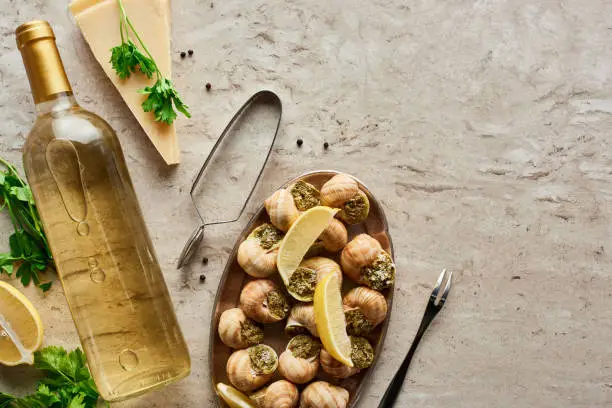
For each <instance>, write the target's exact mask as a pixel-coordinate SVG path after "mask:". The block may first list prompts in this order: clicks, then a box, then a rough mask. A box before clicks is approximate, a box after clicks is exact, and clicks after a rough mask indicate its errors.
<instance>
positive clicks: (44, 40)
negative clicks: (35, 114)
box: [17, 21, 72, 111]
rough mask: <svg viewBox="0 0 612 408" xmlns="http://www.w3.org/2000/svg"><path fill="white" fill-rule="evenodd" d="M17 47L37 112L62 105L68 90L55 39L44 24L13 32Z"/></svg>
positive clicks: (39, 23) (32, 25)
mask: <svg viewBox="0 0 612 408" xmlns="http://www.w3.org/2000/svg"><path fill="white" fill-rule="evenodd" d="M17 46H18V48H19V50H20V51H21V56H22V58H23V64H24V66H25V69H26V72H27V74H28V79H29V81H30V88H31V90H32V96H33V97H34V103H36V105H37V110H38V106H39V105H41V110H43V111H46V110H48V109H49V107H48V105H51V106H55V105H57V104H58V103H60V102H61V103H65V102H66V100H67V98H66V96H68V95H69V96H70V97H71V96H72V87H71V86H70V82H68V77H67V76H66V72H65V71H64V65H63V64H62V59H61V57H60V54H59V51H58V49H57V45H56V44H55V35H54V34H53V30H52V29H51V27H50V26H49V24H48V23H47V22H44V21H32V22H30V23H26V24H23V25H21V26H20V27H19V28H18V29H17Z"/></svg>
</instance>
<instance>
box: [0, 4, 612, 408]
mask: <svg viewBox="0 0 612 408" xmlns="http://www.w3.org/2000/svg"><path fill="white" fill-rule="evenodd" d="M213 1H214V0H213ZM611 15H612V3H611V2H609V1H604V0H587V1H563V0H547V1H535V2H534V1H529V0H509V1H502V0H491V1H484V0H480V1H475V0H473V1H467V0H451V1H436V0H411V1H401V0H389V1H380V0H378V1H373V0H360V1H338V0H332V1H330V0H326V1H321V0H316V1H306V0H292V1H263V0H251V1H244V0H240V1H239V0H231V1H230V0H227V1H219V2H217V1H214V7H213V5H212V3H211V1H202V0H174V1H173V18H174V26H173V41H174V52H175V53H174V56H173V59H174V71H175V80H176V83H177V86H178V88H179V89H180V90H181V91H182V93H183V95H184V96H185V99H186V102H187V103H188V104H189V105H190V106H191V107H192V110H193V113H194V118H193V119H192V120H189V121H188V120H180V121H179V122H178V132H179V134H180V140H181V146H182V154H183V161H182V164H181V165H180V166H178V167H177V168H173V169H170V168H167V167H165V166H164V165H163V164H162V161H161V160H160V158H159V157H158V156H157V154H156V153H155V151H154V149H153V147H152V146H151V144H149V143H148V141H147V140H146V138H145V136H144V134H143V133H142V131H141V130H140V129H139V127H138V125H137V123H136V121H135V120H134V119H133V118H132V117H131V115H130V114H129V112H128V110H127V109H126V107H125V106H124V105H123V103H122V101H121V99H120V98H119V96H118V94H117V93H116V91H115V90H114V89H113V88H112V87H111V86H110V83H109V81H108V80H107V79H106V78H105V77H104V74H103V73H102V71H101V69H100V68H99V67H98V66H97V65H96V63H95V61H94V59H93V58H92V56H91V55H90V53H89V50H88V48H87V47H86V46H85V45H84V43H83V40H82V38H81V37H80V35H79V33H78V32H77V30H76V28H75V26H74V25H73V23H72V22H71V20H70V18H69V15H68V12H67V10H66V4H65V2H63V1H50V0H48V1H43V0H37V1H32V2H23V1H17V0H4V2H3V7H2V8H1V10H0V30H1V32H2V37H0V47H1V48H0V83H1V85H2V89H3V90H2V92H1V93H0V106H1V109H0V123H1V127H0V134H1V136H0V150H1V153H2V156H3V157H7V158H9V159H10V160H12V161H15V162H19V161H20V148H21V145H22V144H23V142H24V138H25V135H26V134H27V132H28V130H29V128H30V126H31V124H32V122H33V120H34V109H33V106H32V103H31V98H30V95H29V89H28V83H27V80H26V78H25V74H24V71H23V68H22V64H21V60H20V57H19V55H18V52H17V50H16V49H15V46H14V37H13V35H12V32H13V30H14V29H15V27H16V26H17V25H18V24H19V23H21V22H23V21H25V20H27V19H31V18H37V17H40V18H45V19H48V20H50V21H51V22H52V24H53V26H54V28H55V30H56V33H57V37H58V42H59V45H60V48H61V52H62V54H63V56H64V62H65V65H66V69H67V71H68V74H69V77H70V79H71V80H72V83H73V85H74V89H75V92H76V94H77V95H78V98H79V100H80V101H81V103H82V104H83V105H84V106H85V107H86V108H88V109H90V110H92V111H94V112H97V113H99V114H100V115H101V116H103V117H104V118H105V119H107V120H108V121H109V122H110V123H111V125H112V126H113V127H114V128H115V129H116V130H117V132H118V134H119V136H120V138H121V141H122V144H123V148H124V151H125V153H126V157H127V160H128V165H129V168H130V171H131V174H132V177H133V179H134V182H135V186H136V189H137V192H138V195H139V197H140V200H141V203H142V206H143V210H144V213H145V217H146V220H147V224H148V225H149V228H150V232H151V235H152V237H153V239H154V243H155V247H156V250H157V254H158V257H159V260H160V262H161V264H162V267H163V269H164V273H165V276H166V279H167V282H168V285H169V287H170V291H171V294H172V297H173V299H174V302H175V306H176V310H177V313H178V316H179V318H180V321H181V324H182V327H183V329H184V332H185V334H186V337H187V340H188V342H189V346H190V350H191V355H192V358H193V374H192V375H191V377H189V378H188V379H186V380H184V381H182V382H180V383H178V384H176V385H173V386H170V387H168V388H166V389H164V390H163V391H161V392H158V393H155V394H151V395H149V396H145V397H143V398H141V399H138V400H134V401H132V402H129V403H124V404H121V405H118V406H126V407H128V406H130V407H192V406H203V405H207V404H209V403H212V402H213V400H214V397H213V392H212V388H211V386H210V384H209V377H208V363H207V353H208V335H209V333H208V327H209V323H210V322H209V315H210V312H209V311H210V308H211V305H212V303H213V297H214V293H215V290H216V286H217V283H218V278H219V275H220V272H221V271H222V268H223V266H224V264H225V261H226V259H227V256H228V254H229V251H230V249H231V247H232V245H233V241H234V239H235V236H236V234H237V233H238V231H239V230H240V229H241V228H242V226H243V225H244V224H245V223H246V221H247V218H246V217H245V218H243V219H242V220H241V221H240V222H239V223H238V224H237V225H235V226H233V227H231V228H228V227H224V228H216V229H211V230H209V231H208V235H207V239H206V241H205V243H204V245H203V247H202V249H201V252H200V255H199V256H200V257H201V256H204V255H206V256H208V257H209V259H210V262H209V264H208V266H202V265H201V264H199V263H197V262H196V263H194V264H193V265H192V266H190V267H188V268H185V269H184V270H183V271H181V272H177V271H176V270H175V268H174V265H175V262H176V259H177V256H178V253H179V251H180V249H181V246H182V244H183V242H184V239H185V238H186V237H187V236H188V234H189V233H190V232H191V230H192V228H193V226H194V223H195V222H196V217H195V214H194V213H193V211H192V209H191V208H190V205H189V201H188V197H187V194H186V190H187V189H188V186H189V184H190V182H191V180H192V177H193V175H194V173H195V171H196V169H197V167H198V166H199V164H200V163H201V162H202V160H203V159H204V158H205V157H206V155H207V153H208V151H209V149H210V148H211V146H212V144H213V142H214V140H215V138H216V137H217V136H218V134H219V132H220V130H221V129H222V128H223V126H224V125H225V123H226V122H227V120H228V119H229V118H230V117H231V115H232V114H233V112H234V110H235V109H236V108H237V107H238V106H240V104H241V103H242V102H243V101H244V100H245V99H246V98H247V97H248V95H250V93H252V92H253V91H255V90H258V89H261V88H270V89H274V90H276V91H278V93H279V94H280V95H281V97H282V99H283V102H284V106H285V117H284V121H283V125H282V127H281V133H280V136H279V141H278V144H277V147H276V149H275V150H274V153H273V155H272V158H271V163H270V166H269V168H268V169H267V171H266V172H265V178H264V182H263V183H262V184H261V186H260V188H259V189H258V192H257V196H258V198H259V199H262V198H263V197H265V196H266V195H267V194H269V193H270V192H271V191H272V190H273V188H274V186H276V185H279V184H281V183H282V182H283V181H284V180H285V179H287V178H288V177H292V176H295V175H297V174H299V173H301V172H304V171H307V170H311V169H317V168H336V169H340V170H344V171H347V172H350V173H352V174H355V175H357V176H358V177H360V178H361V179H363V180H364V182H366V184H368V185H370V186H371V188H372V190H373V191H374V192H375V193H376V194H377V195H378V197H379V198H380V199H381V200H382V202H383V203H384V205H385V207H386V209H387V215H388V217H389V220H390V224H391V232H392V234H393V237H394V240H395V245H396V250H397V264H398V268H399V280H398V284H397V288H396V302H395V304H394V308H393V309H394V310H393V314H392V318H391V326H390V331H389V336H388V338H387V340H386V343H385V349H384V354H383V355H382V356H381V360H380V363H379V364H378V366H377V368H376V371H375V374H374V380H373V381H372V383H371V385H370V387H369V388H368V390H367V392H366V395H365V396H364V398H363V400H362V402H361V405H360V406H362V407H372V406H376V404H377V401H378V399H379V398H380V396H381V395H382V393H383V392H384V389H385V387H386V385H387V383H388V382H389V380H390V378H391V377H392V375H393V373H394V372H395V370H396V368H397V367H398V365H399V362H400V359H401V357H402V356H403V355H404V353H405V351H406V349H407V348H408V344H409V342H410V339H411V338H412V336H413V335H414V333H415V332H416V329H417V326H418V324H419V320H420V315H421V313H422V310H423V308H424V303H425V299H426V296H427V295H428V294H429V292H430V290H431V284H432V283H433V282H434V281H435V278H436V277H437V275H438V273H439V270H440V269H441V268H442V267H447V268H450V269H452V270H454V271H455V272H456V275H455V276H456V280H455V283H454V288H453V291H452V294H451V296H450V299H449V301H448V303H447V306H446V307H445V309H444V311H443V313H442V314H441V315H440V316H439V317H438V318H437V320H436V321H435V322H434V324H433V326H432V328H431V330H430V332H428V334H427V335H426V338H425V339H424V342H423V343H422V345H421V348H420V349H419V351H418V352H417V355H416V357H415V360H414V361H413V365H412V367H411V370H410V372H409V375H408V379H407V381H406V384H405V387H404V393H403V394H402V395H401V397H400V403H399V404H398V406H424V407H432V408H433V407H449V406H454V407H470V408H479V407H488V408H491V407H508V406H519V407H540V408H546V407H568V408H569V407H584V408H586V407H589V408H592V407H604V406H610V405H611V404H612V354H611V352H610V336H611V335H612V312H611V310H612V282H611V278H610V270H611V266H612V261H611V257H610V256H611V255H610V254H611V253H612V247H611V243H610V242H611V241H610V238H611V234H610V223H611V221H612V214H611V211H612V210H611V208H610V199H611V196H612V184H611V182H610V177H611V174H612V158H611V157H610V154H611V149H610V137H609V131H610V129H611V127H612V83H611V79H612V63H611V62H610V61H612V23H610V16H611ZM109 29H110V28H109ZM189 48H192V49H194V50H195V54H194V56H193V57H192V58H187V59H185V60H181V59H180V57H179V55H178V53H179V51H181V50H186V49H189ZM206 82H211V83H212V86H213V89H212V91H211V92H209V93H207V92H206V91H205V83H206ZM297 138H303V139H304V145H303V146H302V148H301V149H298V148H297V147H296V144H295V141H296V139H297ZM324 141H327V142H329V143H330V148H329V150H327V151H324V150H323V142H324ZM240 160H245V161H246V160H248V155H247V154H245V155H244V156H243V157H242V158H240ZM237 182H238V183H240V182H241V180H240V179H238V181H237ZM245 187H246V186H245ZM252 208H253V207H252ZM2 221H3V224H2V231H4V232H3V233H2V238H3V239H2V242H3V243H4V242H6V239H5V238H6V236H7V233H6V231H8V230H9V224H8V221H6V219H5V218H3V220H2ZM201 273H206V274H207V279H206V282H205V283H203V284H202V283H200V282H199V279H198V277H199V275H200V274H201ZM519 278H520V279H519ZM26 293H27V294H28V296H29V297H30V298H32V299H33V300H34V301H35V302H36V304H37V306H38V307H39V309H40V310H41V313H42V315H43V319H44V321H45V324H46V328H47V334H46V339H45V341H46V343H47V344H61V345H64V346H67V347H68V346H69V347H72V346H76V345H77V343H78V339H77V337H76V334H75V331H74V329H73V325H72V322H71V318H70V316H69V313H68V309H67V306H66V303H65V301H64V298H63V295H62V291H61V288H60V285H59V284H57V285H55V286H54V287H53V289H52V290H51V292H50V293H49V294H48V295H47V296H46V297H44V298H43V297H41V296H40V295H39V294H37V293H36V291H35V290H33V289H32V288H29V289H27V290H26ZM33 382H34V379H33V378H31V371H30V370H28V369H27V368H17V369H7V368H0V390H10V391H15V392H22V391H24V390H25V389H26V388H27V387H29V386H31V384H32V383H33Z"/></svg>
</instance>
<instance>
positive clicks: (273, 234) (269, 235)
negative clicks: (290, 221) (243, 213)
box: [251, 224, 283, 249]
mask: <svg viewBox="0 0 612 408" xmlns="http://www.w3.org/2000/svg"><path fill="white" fill-rule="evenodd" d="M251 235H252V236H253V237H255V238H256V239H257V240H258V241H259V245H260V246H261V247H262V248H263V249H272V248H273V247H274V246H275V245H277V244H278V243H279V242H280V240H281V239H283V233H282V232H281V231H280V230H278V229H276V228H275V227H274V226H272V225H270V224H263V225H260V226H259V227H257V228H255V230H254V231H253V232H252V234H251Z"/></svg>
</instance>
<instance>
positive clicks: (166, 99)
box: [138, 78, 191, 124]
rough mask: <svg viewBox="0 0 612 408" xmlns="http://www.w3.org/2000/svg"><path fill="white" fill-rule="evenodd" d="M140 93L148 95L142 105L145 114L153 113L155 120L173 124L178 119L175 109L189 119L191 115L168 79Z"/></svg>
mask: <svg viewBox="0 0 612 408" xmlns="http://www.w3.org/2000/svg"><path fill="white" fill-rule="evenodd" d="M138 92H140V93H142V94H145V95H148V97H147V99H145V101H144V102H143V103H142V109H143V110H144V111H145V112H153V114H154V115H155V120H158V121H162V122H166V123H168V124H171V123H172V122H174V119H176V112H175V111H174V107H176V109H177V110H178V111H179V112H181V113H183V114H184V115H185V116H187V117H188V118H190V117H191V114H190V113H189V111H188V110H187V109H188V107H187V105H185V104H184V103H183V101H182V100H181V97H180V96H179V94H178V92H177V91H176V89H175V88H174V85H172V81H170V80H169V79H168V78H161V79H158V80H157V82H155V84H154V85H153V86H147V87H146V88H144V89H141V90H139V91H138Z"/></svg>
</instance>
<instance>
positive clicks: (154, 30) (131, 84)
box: [70, 0, 180, 164]
mask: <svg viewBox="0 0 612 408" xmlns="http://www.w3.org/2000/svg"><path fill="white" fill-rule="evenodd" d="M123 3H124V6H125V10H126V12H127V14H128V16H129V18H130V20H131V22H132V24H133V25H134V28H135V29H136V31H137V32H138V34H139V35H140V37H141V38H142V40H143V41H144V42H145V44H146V46H147V48H148V49H149V51H150V52H151V55H152V56H153V58H154V59H155V62H156V64H157V66H158V68H159V70H160V71H161V73H162V74H163V75H164V76H165V77H167V78H171V77H172V59H171V58H170V1H169V0H123ZM70 11H71V12H72V15H73V16H74V18H75V20H76V22H77V24H78V26H79V28H80V29H81V32H82V33H83V37H85V40H86V41H87V43H88V44H89V47H90V48H91V51H92V52H93V54H94V56H95V57H96V59H97V60H98V62H99V63H100V65H101V66H102V69H103V70H104V72H105V73H106V75H107V76H108V78H109V79H110V80H111V82H112V83H113V85H115V87H116V88H117V90H118V91H119V93H120V94H121V97H122V98H123V100H124V101H125V103H126V104H127V106H128V107H129V108H130V110H131V111H132V113H133V114H134V116H135V117H136V119H137V120H138V122H139V123H140V126H142V129H143V130H144V131H145V133H146V134H147V136H148V137H149V139H150V140H151V142H153V145H154V146H155V148H156V149H157V151H158V152H159V153H160V154H161V156H162V157H163V158H164V160H165V161H166V163H167V164H176V163H178V162H179V156H180V151H179V147H178V140H177V137H176V132H175V128H174V124H172V125H168V124H166V123H164V122H156V121H155V117H154V115H153V113H152V112H144V111H143V110H142V102H143V101H144V100H145V99H146V96H145V95H142V94H140V93H138V90H139V89H143V88H144V87H146V86H151V85H152V84H153V83H154V82H155V78H153V79H149V78H147V77H146V76H145V75H143V74H142V73H139V72H136V73H134V74H132V75H131V76H130V77H129V78H127V79H121V78H119V76H117V74H116V72H115V71H114V70H113V67H112V65H111V63H110V58H111V48H113V47H115V46H117V45H119V44H121V34H120V32H119V6H118V5H117V0H74V1H73V2H72V3H71V4H70ZM135 42H136V41H135ZM137 45H138V44H137Z"/></svg>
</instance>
